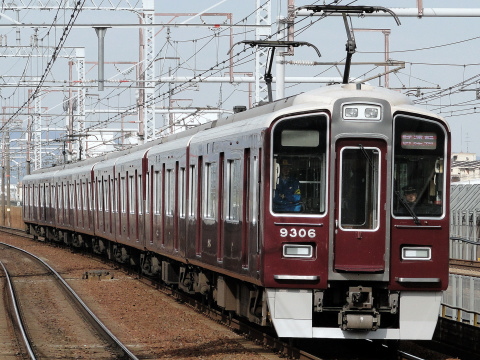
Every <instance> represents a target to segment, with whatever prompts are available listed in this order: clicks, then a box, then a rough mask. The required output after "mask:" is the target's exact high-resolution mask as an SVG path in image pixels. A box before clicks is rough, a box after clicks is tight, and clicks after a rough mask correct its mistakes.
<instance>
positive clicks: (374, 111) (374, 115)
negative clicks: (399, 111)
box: [365, 107, 379, 119]
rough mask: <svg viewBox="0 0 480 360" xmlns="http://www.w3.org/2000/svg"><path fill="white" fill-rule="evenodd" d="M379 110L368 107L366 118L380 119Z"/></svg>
mask: <svg viewBox="0 0 480 360" xmlns="http://www.w3.org/2000/svg"><path fill="white" fill-rule="evenodd" d="M378 113H379V111H378V108H371V107H367V108H365V117H366V118H367V119H378V118H379V116H378Z"/></svg>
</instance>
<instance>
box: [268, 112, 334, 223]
mask: <svg viewBox="0 0 480 360" xmlns="http://www.w3.org/2000/svg"><path fill="white" fill-rule="evenodd" d="M272 137H273V139H272V147H273V158H272V162H271V164H272V169H271V173H272V186H271V188H272V195H271V197H272V211H273V212H275V213H302V214H324V213H325V198H326V176H327V174H326V158H327V154H326V152H327V116H326V115H323V114H322V115H310V116H296V117H292V118H288V119H284V120H280V121H279V122H277V123H276V124H275V125H274V128H273V131H272Z"/></svg>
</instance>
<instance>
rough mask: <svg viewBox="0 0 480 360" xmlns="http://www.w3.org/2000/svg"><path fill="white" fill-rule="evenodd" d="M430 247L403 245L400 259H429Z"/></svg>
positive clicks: (430, 256)
mask: <svg viewBox="0 0 480 360" xmlns="http://www.w3.org/2000/svg"><path fill="white" fill-rule="evenodd" d="M431 259H432V249H431V248H429V247H417V246H405V247H403V248H402V260H431Z"/></svg>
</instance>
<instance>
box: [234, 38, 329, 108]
mask: <svg viewBox="0 0 480 360" xmlns="http://www.w3.org/2000/svg"><path fill="white" fill-rule="evenodd" d="M238 44H247V45H250V46H252V47H254V46H256V47H266V48H269V49H270V52H269V59H268V64H267V66H266V67H265V75H264V80H265V83H266V84H267V89H268V101H269V102H272V101H273V94H272V81H273V76H272V64H273V58H274V55H275V48H277V47H281V48H290V47H299V46H304V45H306V46H310V47H312V48H314V49H315V51H316V52H317V55H318V57H321V56H322V55H321V54H320V51H319V50H318V48H317V47H316V46H315V45H313V44H310V43H309V42H306V41H281V40H243V41H239V42H237V43H235V44H234V45H233V46H235V45H238ZM233 46H232V49H233ZM232 49H230V50H229V51H228V55H230V52H231V51H232Z"/></svg>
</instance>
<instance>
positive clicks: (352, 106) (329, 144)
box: [262, 84, 450, 339]
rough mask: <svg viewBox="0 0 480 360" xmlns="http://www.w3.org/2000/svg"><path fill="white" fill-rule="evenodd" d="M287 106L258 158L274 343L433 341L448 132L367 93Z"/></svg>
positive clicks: (320, 95)
mask: <svg viewBox="0 0 480 360" xmlns="http://www.w3.org/2000/svg"><path fill="white" fill-rule="evenodd" d="M295 102H296V105H295V112H293V113H291V114H282V116H280V117H278V118H277V119H276V120H275V121H274V122H272V125H271V127H270V128H269V131H268V132H267V139H268V140H267V143H268V144H267V148H268V151H266V155H265V160H266V166H265V175H266V176H265V183H266V185H267V186H266V187H265V193H264V198H265V201H264V214H265V216H264V229H263V230H264V233H263V241H264V252H263V261H264V262H263V264H264V267H263V269H262V272H263V273H262V275H263V281H264V284H265V287H266V289H267V290H266V293H267V298H268V300H267V302H268V308H269V312H270V318H271V321H272V323H273V325H274V327H275V329H276V331H277V333H278V335H279V336H280V337H293V338H295V337H297V338H299V337H301V338H354V339H363V338H365V339H431V337H432V335H433V331H434V329H435V326H436V323H437V320H438V311H439V306H440V301H441V297H442V291H443V290H445V289H446V287H447V285H448V284H447V282H448V258H449V256H448V238H449V228H448V223H449V221H448V220H449V214H448V199H449V170H448V169H449V159H450V147H449V141H450V134H449V130H448V126H447V125H446V123H445V122H444V121H443V120H442V119H441V118H439V117H438V116H435V115H433V114H430V113H427V112H425V111H424V110H422V109H418V108H416V107H414V106H413V105H411V104H410V103H409V101H408V99H406V98H405V97H403V96H402V95H400V94H398V93H395V92H392V91H388V90H384V89H376V88H372V87H370V86H366V85H363V86H355V85H354V84H349V85H344V86H334V87H330V88H326V89H320V90H318V91H317V92H310V93H306V94H305V95H300V96H299V97H298V98H297V99H296V100H295ZM301 104H304V105H303V106H302V105H301ZM267 183H268V184H267Z"/></svg>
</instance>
